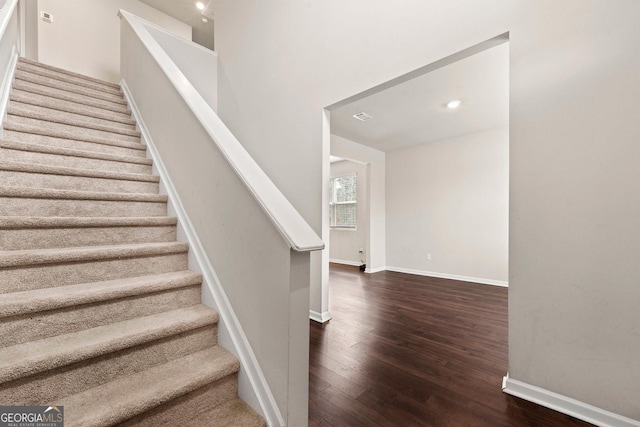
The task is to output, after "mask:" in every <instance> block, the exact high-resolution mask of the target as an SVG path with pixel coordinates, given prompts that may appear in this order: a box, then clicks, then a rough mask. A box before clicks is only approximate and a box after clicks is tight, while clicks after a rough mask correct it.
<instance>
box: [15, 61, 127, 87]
mask: <svg viewBox="0 0 640 427" xmlns="http://www.w3.org/2000/svg"><path fill="white" fill-rule="evenodd" d="M18 62H22V63H24V64H29V65H32V66H34V67H39V68H44V69H47V70H51V71H55V72H58V73H61V74H66V75H70V76H74V77H78V78H81V79H85V80H89V81H92V82H96V83H100V84H103V85H105V86H111V87H114V88H120V85H118V84H117V83H112V82H108V81H105V80H100V79H97V78H95V77H91V76H87V75H84V74H80V73H75V72H73V71H69V70H65V69H63V68H59V67H54V66H53V65H48V64H44V63H42V62H38V61H34V60H32V59H28V58H25V57H19V58H18Z"/></svg>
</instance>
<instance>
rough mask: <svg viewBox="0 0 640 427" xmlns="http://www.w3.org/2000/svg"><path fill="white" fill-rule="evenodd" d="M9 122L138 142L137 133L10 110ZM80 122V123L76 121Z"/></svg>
mask: <svg viewBox="0 0 640 427" xmlns="http://www.w3.org/2000/svg"><path fill="white" fill-rule="evenodd" d="M6 123H9V124H20V125H24V126H37V127H38V128H40V130H41V132H42V133H58V132H74V133H76V134H77V135H78V137H82V136H88V137H90V138H94V137H95V138H105V139H113V140H116V141H127V142H137V143H139V142H140V136H139V135H125V134H122V133H114V132H109V131H104V130H99V129H91V128H87V127H83V126H74V125H69V124H66V123H56V122H52V121H44V120H40V119H34V118H31V117H23V116H17V115H15V114H12V112H11V111H9V112H8V113H7V121H6V122H5V124H6ZM78 124H80V123H78Z"/></svg>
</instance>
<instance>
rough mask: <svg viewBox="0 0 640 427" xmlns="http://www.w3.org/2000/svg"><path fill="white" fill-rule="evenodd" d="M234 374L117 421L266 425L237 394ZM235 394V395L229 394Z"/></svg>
mask: <svg viewBox="0 0 640 427" xmlns="http://www.w3.org/2000/svg"><path fill="white" fill-rule="evenodd" d="M234 377H235V376H234ZM234 377H232V378H228V377H227V378H228V379H227V378H224V379H222V380H218V381H216V382H215V383H213V384H211V385H209V386H205V387H203V388H200V389H198V390H195V391H192V392H191V393H188V394H186V395H184V396H182V397H180V398H178V399H175V400H173V401H170V402H168V403H166V404H164V405H160V406H159V407H155V408H152V409H151V410H149V411H147V412H145V413H143V414H140V415H138V416H136V417H133V418H132V419H129V420H127V421H124V422H121V423H118V426H119V427H134V426H135V427H156V426H173V425H187V426H189V427H210V426H211V425H215V426H216V427H238V426H242V427H266V425H267V424H266V423H265V422H264V420H263V419H262V418H261V417H260V415H258V414H257V413H256V412H255V411H254V410H253V409H251V408H250V407H249V405H247V404H246V403H244V402H243V401H242V400H241V399H239V398H238V397H237V396H235V394H236V393H237V391H235V389H237V385H236V384H235V383H234V382H233V380H234ZM221 389H227V390H224V391H223V390H221ZM232 394H233V395H234V396H233V397H232V398H228V396H230V395H232ZM213 420H215V423H214V421H213ZM212 423H214V424H212Z"/></svg>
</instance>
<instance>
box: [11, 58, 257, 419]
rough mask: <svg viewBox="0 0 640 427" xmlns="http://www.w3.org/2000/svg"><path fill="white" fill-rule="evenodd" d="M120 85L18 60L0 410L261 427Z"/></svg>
mask: <svg viewBox="0 0 640 427" xmlns="http://www.w3.org/2000/svg"><path fill="white" fill-rule="evenodd" d="M151 166H152V162H151V160H150V159H147V158H146V150H145V146H144V145H143V144H141V142H140V133H139V132H138V131H137V130H136V123H135V122H134V120H132V118H131V112H130V110H129V109H128V107H127V103H126V101H125V100H124V98H123V95H122V92H121V91H120V87H119V86H118V85H115V84H111V83H106V82H103V81H99V80H96V79H93V78H89V77H85V76H81V75H78V74H75V73H71V72H68V71H64V70H60V69H57V68H53V67H50V66H47V65H43V64H39V63H37V62H33V61H29V60H25V59H20V61H19V62H18V66H17V70H16V75H15V80H14V83H13V87H12V91H11V94H10V103H9V106H8V111H7V119H6V121H5V122H4V138H3V140H1V141H0V404H1V405H62V406H64V410H65V421H66V423H65V426H66V427H73V426H111V425H125V426H134V425H135V426H162V425H167V426H169V425H171V426H173V425H182V426H262V425H265V424H264V421H263V420H262V419H261V418H260V417H259V416H258V415H257V414H256V413H255V412H253V411H252V410H251V409H250V408H249V407H248V406H247V405H246V404H245V403H244V402H242V401H241V400H240V399H239V398H238V396H237V372H238V369H239V364H238V361H237V360H236V359H235V358H234V357H233V356H232V355H231V354H230V353H229V352H227V351H226V350H224V349H223V348H221V347H219V346H217V345H216V337H217V335H216V333H217V329H216V324H217V321H218V315H217V313H216V312H215V311H213V310H212V309H210V308H207V307H205V306H204V305H202V304H201V303H200V287H201V280H202V277H201V276H200V275H199V274H196V273H193V272H191V271H189V270H188V269H187V251H188V247H187V245H186V244H185V243H180V242H177V241H176V219H175V218H171V217H167V197H166V196H164V195H160V194H158V185H159V178H158V177H157V176H153V175H152V174H151Z"/></svg>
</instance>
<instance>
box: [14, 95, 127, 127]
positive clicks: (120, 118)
mask: <svg viewBox="0 0 640 427" xmlns="http://www.w3.org/2000/svg"><path fill="white" fill-rule="evenodd" d="M9 98H10V100H11V101H12V102H13V101H18V102H23V103H27V104H30V105H38V106H41V107H46V108H51V109H54V110H59V111H69V112H72V113H76V114H81V115H87V116H91V117H94V116H95V117H100V118H105V119H106V118H109V119H112V120H113V121H117V122H120V123H123V124H131V120H132V119H131V112H130V111H123V110H122V109H117V110H115V111H113V110H111V109H104V108H102V107H101V106H95V105H93V104H86V103H78V102H77V100H65V99H59V98H53V97H51V96H47V94H45V93H39V92H33V91H25V90H20V89H16V88H13V89H12V90H11V95H10V97H9Z"/></svg>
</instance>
